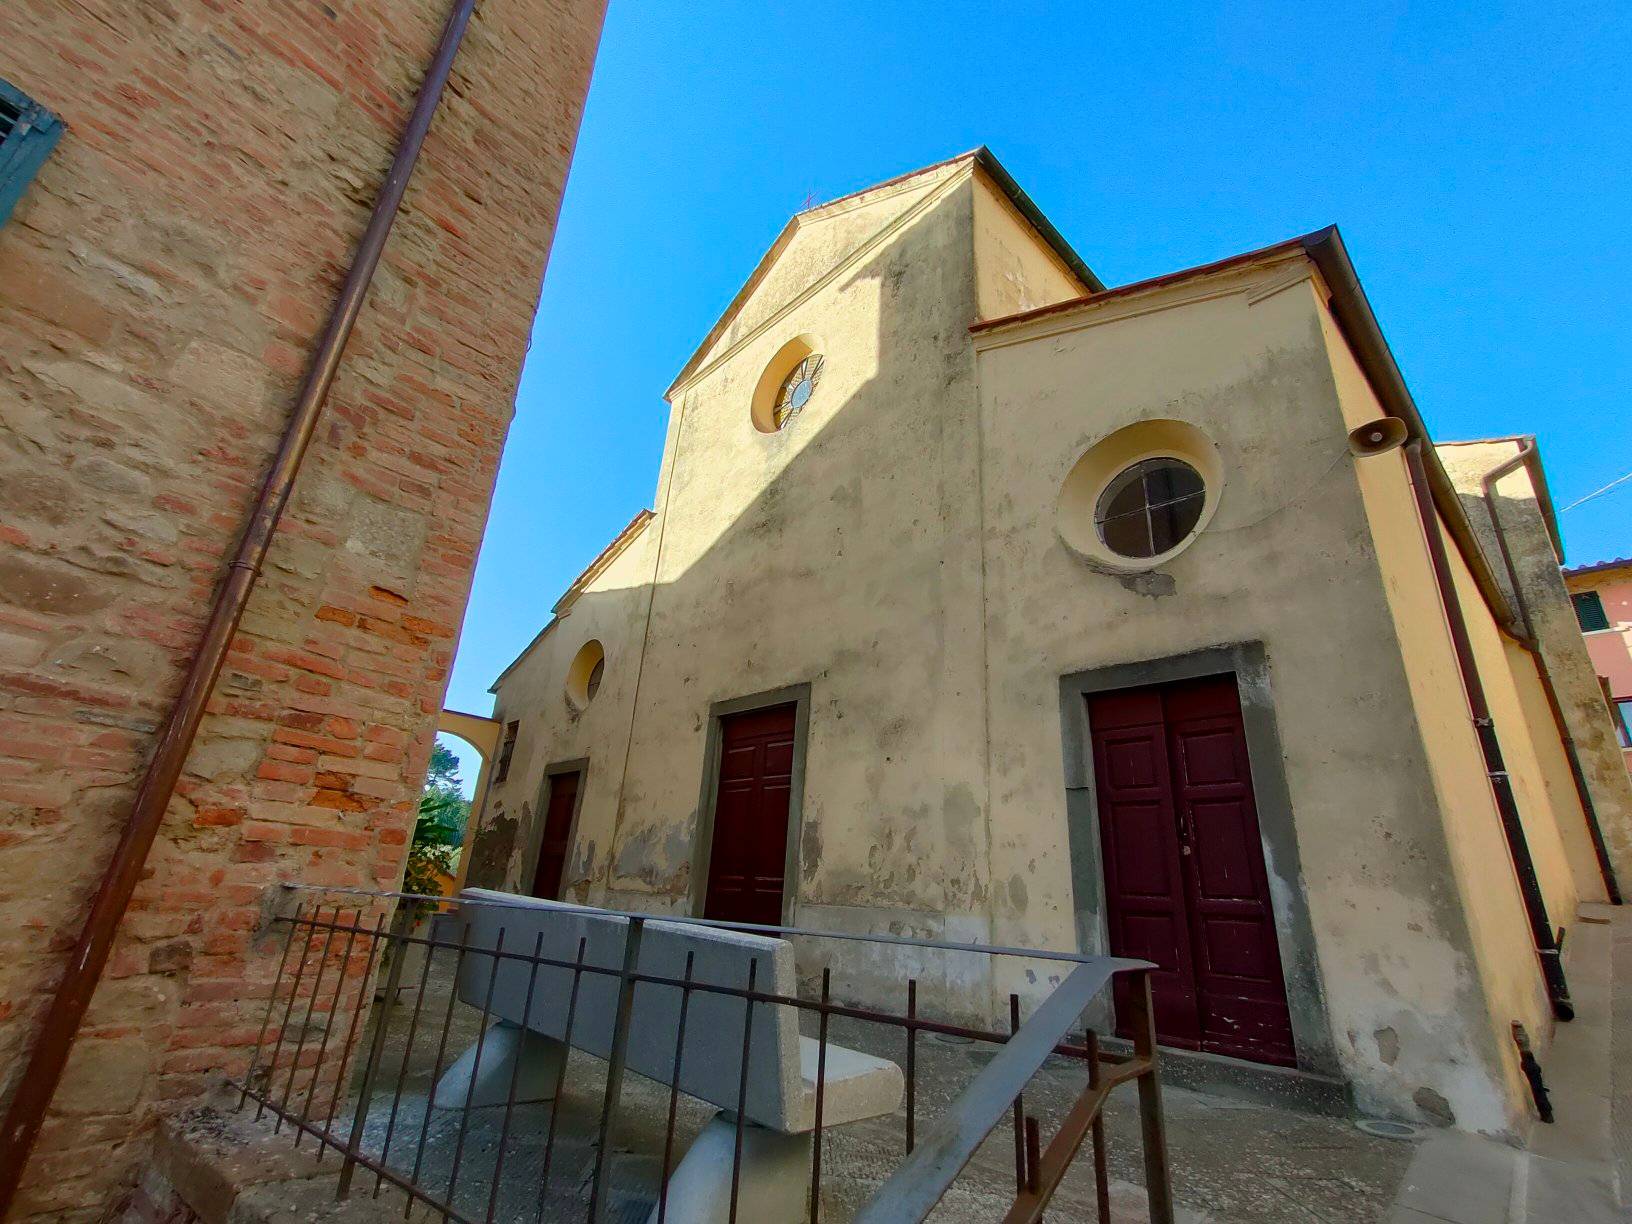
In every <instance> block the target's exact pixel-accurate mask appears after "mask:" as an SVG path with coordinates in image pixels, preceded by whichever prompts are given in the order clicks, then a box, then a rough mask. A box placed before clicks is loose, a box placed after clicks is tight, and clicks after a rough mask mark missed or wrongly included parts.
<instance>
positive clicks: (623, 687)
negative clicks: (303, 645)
mask: <svg viewBox="0 0 1632 1224" xmlns="http://www.w3.org/2000/svg"><path fill="white" fill-rule="evenodd" d="M981 193H986V194H987V195H988V196H989V195H990V188H989V187H988V186H987V185H986V184H985V183H984V181H983V180H982V179H981V178H980V176H979V174H978V172H976V171H974V170H972V169H971V168H970V167H969V166H968V165H967V164H965V165H963V166H954V167H950V168H948V169H946V170H943V171H940V172H936V173H931V174H928V175H924V176H919V177H917V178H915V179H913V180H910V181H909V182H907V183H905V184H898V185H896V186H894V187H888V188H885V189H881V190H877V191H871V192H865V193H862V194H861V195H859V196H856V197H851V198H849V199H848V200H845V201H840V202H839V203H838V204H836V205H833V206H829V207H828V208H824V209H817V210H814V211H813V212H811V213H806V214H802V215H801V217H800V218H798V219H797V222H796V224H795V225H794V226H793V227H792V229H791V232H789V233H785V234H784V236H783V238H782V239H780V240H779V243H778V247H777V249H776V250H775V251H773V255H774V261H773V262H772V264H771V265H770V266H769V267H762V268H761V269H760V270H759V272H757V273H756V275H755V278H754V279H753V280H752V281H751V282H750V286H749V289H748V291H747V296H746V299H745V300H743V301H741V302H740V303H739V304H738V307H737V308H736V312H735V314H734V315H733V317H731V318H730V319H729V320H727V322H726V323H725V324H724V325H723V326H722V327H720V328H718V329H717V335H716V336H715V337H714V338H713V339H712V340H711V341H710V343H709V344H708V346H707V347H706V350H705V352H704V354H703V356H702V358H701V360H700V361H699V362H698V364H697V365H696V366H695V368H694V369H692V370H691V371H690V372H689V373H688V376H687V377H686V378H684V379H683V380H682V381H681V382H680V383H679V384H678V385H677V387H676V388H675V390H674V392H673V394H672V397H671V398H672V403H673V410H672V413H671V418H670V427H669V437H668V442H667V446H666V448H665V455H664V461H663V467H662V471H661V472H660V474H659V482H658V501H657V518H656V519H655V520H654V522H653V523H652V524H651V525H650V526H649V528H648V529H647V531H646V533H645V536H644V537H643V541H642V548H643V550H644V551H643V552H642V558H643V560H642V561H641V562H640V566H641V567H644V568H643V570H642V571H641V572H637V571H636V569H634V568H630V567H632V566H633V564H634V563H633V561H632V559H631V560H630V562H629V566H626V568H625V570H624V573H626V574H627V575H628V577H627V579H626V578H624V577H621V576H619V575H618V574H614V573H613V572H611V571H608V573H606V574H604V575H602V576H601V577H599V578H597V579H596V580H595V581H594V582H592V583H591V584H590V586H589V589H588V591H587V592H586V593H585V594H584V595H582V596H580V597H579V599H578V601H577V602H576V603H575V604H574V605H573V610H572V613H571V615H570V616H569V617H568V618H567V620H566V621H564V622H563V623H562V624H561V625H557V626H556V627H555V628H553V629H551V630H550V631H549V633H547V634H545V635H544V637H543V638H541V639H540V642H539V643H538V644H536V645H535V646H534V647H533V648H532V649H531V650H530V651H529V653H528V655H526V656H525V657H524V659H523V660H522V661H521V663H519V664H518V665H517V667H516V668H514V669H513V671H512V672H511V673H509V674H508V675H507V676H506V677H505V678H504V679H503V681H502V683H501V684H500V685H499V686H498V693H499V713H498V714H497V717H499V718H500V719H508V718H511V717H516V716H517V715H518V714H519V715H520V716H521V718H522V729H521V736H520V738H519V739H518V747H517V756H516V762H515V764H514V765H513V766H512V773H511V781H510V783H509V784H507V785H505V786H503V787H496V788H495V792H494V793H495V800H494V804H493V808H494V817H493V819H494V820H495V821H500V820H505V819H514V818H516V817H517V816H518V815H519V816H520V817H521V823H522V826H523V828H524V829H525V828H526V827H527V826H528V824H529V822H531V823H532V824H535V825H536V819H535V818H534V817H535V814H536V811H537V807H536V796H537V794H538V789H537V787H538V778H539V775H540V773H541V771H542V769H543V768H544V764H545V762H544V760H543V759H542V757H541V756H539V755H538V754H539V752H544V754H545V755H548V756H549V757H550V758H552V759H557V758H561V757H577V756H587V757H588V758H589V759H590V762H591V764H590V778H589V781H588V784H587V792H586V794H585V798H584V800H583V810H582V814H581V816H580V824H579V834H578V838H577V850H576V851H575V856H574V859H573V861H572V863H571V865H570V866H569V872H568V879H569V890H576V891H574V892H573V895H574V896H577V897H581V898H583V899H585V900H590V901H595V902H598V903H605V904H611V905H620V906H628V907H632V908H640V909H643V910H648V911H657V912H661V911H665V910H669V911H690V910H697V909H700V907H701V904H702V900H703V897H702V893H703V886H704V882H703V881H701V880H699V879H698V878H696V877H695V874H694V870H695V869H694V865H693V849H694V841H695V838H696V835H697V830H698V828H699V824H700V823H706V813H705V812H703V811H701V809H702V807H703V806H704V804H705V803H706V800H707V792H708V787H707V785H706V783H707V778H706V777H705V770H706V762H707V745H708V742H709V734H710V723H711V721H712V719H713V717H714V714H713V713H711V711H713V709H714V707H715V706H717V705H718V704H720V703H724V702H730V701H733V700H734V699H738V698H742V697H745V696H751V695H753V694H758V693H765V692H769V691H772V690H781V689H784V688H789V687H792V686H801V685H808V686H809V689H808V698H807V699H806V700H807V701H808V703H809V709H808V720H807V723H806V725H808V733H807V740H806V743H805V744H804V746H803V753H802V756H803V760H804V768H805V773H806V776H807V777H809V778H811V779H814V780H815V781H814V782H813V783H812V784H811V785H809V786H807V787H806V788H805V793H804V804H803V810H802V813H801V825H800V829H799V830H798V840H797V848H796V853H795V860H796V863H797V872H796V878H793V879H790V880H789V886H788V887H789V892H790V894H791V895H792V897H793V898H794V901H793V905H792V907H791V909H790V913H789V917H790V918H792V919H794V920H796V921H797V922H798V924H799V925H801V926H805V927H810V928H818V929H835V930H841V931H875V930H886V931H892V932H896V933H902V934H916V935H922V936H930V937H937V938H946V939H954V940H976V941H981V942H985V941H987V939H988V938H989V933H990V932H989V914H988V911H987V896H988V868H987V862H986V845H987V831H986V827H985V821H984V808H985V801H986V799H985V743H984V734H985V732H984V725H983V722H982V713H983V711H982V703H981V699H980V686H981V684H982V682H983V672H982V666H981V659H982V642H981V615H980V607H981V603H980V587H979V583H980V549H979V544H978V539H979V526H978V516H979V506H978V502H977V500H976V499H974V498H973V497H971V496H970V491H971V490H972V489H974V488H975V487H976V485H977V483H978V480H979V465H978V437H977V433H976V428H975V395H974V386H973V358H972V355H971V352H970V348H969V341H968V331H967V328H968V325H969V324H970V323H971V322H973V321H974V320H975V319H976V318H977V317H978V315H979V313H980V310H981V307H980V305H979V300H978V299H979V298H980V293H979V290H978V286H979V285H980V284H981V274H980V273H979V271H978V270H977V261H980V260H985V262H986V263H987V264H988V265H992V266H996V265H1001V267H1002V269H1003V271H1002V273H1001V276H1002V278H1003V284H1004V286H1005V288H1004V291H1003V294H998V295H995V296H994V295H992V294H988V295H986V296H987V297H988V299H990V301H992V302H995V303H999V304H1005V303H1007V302H1008V301H1009V298H1008V297H1006V296H1004V294H1007V295H1019V297H1018V298H1016V299H1015V300H1020V299H1023V300H1025V301H1027V302H1028V303H1035V302H1046V301H1050V300H1055V299H1057V298H1059V297H1065V296H1073V295H1075V294H1076V293H1078V292H1080V291H1081V286H1080V285H1078V284H1077V283H1076V282H1075V281H1073V280H1071V279H1070V278H1069V277H1067V276H1065V275H1064V273H1063V271H1062V269H1061V267H1060V265H1059V263H1058V260H1057V259H1055V257H1054V256H1052V255H1051V254H1041V253H1039V252H1036V251H1030V250H1028V244H1035V241H1036V240H1035V238H1033V237H1031V236H1030V235H1029V234H1027V233H1025V232H1024V231H1023V230H1022V229H1021V225H1022V223H1021V222H1020V220H1019V219H1018V217H1017V215H1016V214H1015V213H1014V212H1013V210H1012V209H1011V208H1010V207H1009V206H1008V205H1007V204H1006V203H1001V204H1000V203H999V202H997V201H995V200H992V199H989V198H988V199H986V200H985V202H984V203H977V202H978V201H980V199H981ZM977 208H978V209H980V210H982V216H983V218H984V221H983V224H982V225H981V226H978V227H977V226H976V224H975V214H976V211H977ZM994 275H996V273H994ZM1032 278H1035V279H1036V282H1037V283H1036V284H1032V283H1031V280H1032ZM796 336H804V337H807V338H808V340H809V341H810V342H811V343H812V345H813V347H814V349H815V350H816V351H817V352H819V353H821V354H822V355H823V357H824V362H825V364H824V370H823V375H822V380H821V383H820V386H819V388H818V391H817V393H816V395H815V396H814V397H813V398H812V399H811V401H810V403H809V404H808V405H807V406H806V407H805V408H804V409H803V410H802V411H801V412H800V413H798V414H797V415H796V416H795V418H794V419H793V421H792V422H791V423H790V424H789V425H788V426H787V427H786V428H784V429H783V430H781V431H779V432H777V433H771V434H766V433H762V432H760V431H759V430H757V429H756V428H755V427H754V425H753V424H752V422H751V421H750V418H749V412H748V405H749V402H750V399H751V397H752V395H753V391H754V388H755V386H756V384H757V383H758V381H759V380H760V378H761V376H762V375H763V373H764V371H765V370H766V367H767V365H768V364H769V363H771V362H772V361H773V360H774V358H775V356H776V354H777V353H778V351H779V350H780V349H781V348H782V346H783V345H784V344H786V343H787V342H788V341H789V339H790V338H793V337H796ZM620 563H621V559H620ZM654 574H655V584H654V585H653V586H652V587H651V588H650V591H649V592H647V593H642V594H639V595H637V596H632V595H631V593H630V592H626V591H623V590H621V589H620V588H621V587H622V585H623V583H624V582H625V581H628V582H631V583H639V582H643V581H644V580H645V579H646V578H650V577H652V576H653V575H654ZM647 598H649V601H650V620H649V624H648V623H647V620H646V609H645V607H644V605H643V604H642V602H641V601H642V600H644V599H647ZM603 603H604V604H605V605H606V606H608V607H611V606H612V605H614V604H615V605H616V606H617V609H618V610H617V612H616V613H615V614H614V617H613V618H614V619H619V620H620V623H621V624H623V625H624V626H625V627H624V628H622V629H612V628H607V629H606V630H605V633H606V634H607V636H606V637H603V640H605V641H607V646H608V671H607V685H608V687H607V688H606V689H603V692H602V694H601V695H600V697H598V698H597V700H596V702H595V707H603V706H604V707H605V708H607V709H608V710H610V709H613V708H616V709H617V710H618V711H619V716H618V718H617V719H612V718H610V717H608V718H607V719H605V720H603V721H600V722H597V721H594V720H595V717H596V715H597V712H598V711H597V709H596V708H592V709H591V711H590V712H589V714H587V715H586V716H585V717H584V719H583V720H582V722H581V724H574V725H569V724H568V723H567V722H566V721H564V720H563V718H562V717H561V716H560V715H559V714H558V713H556V712H553V711H552V706H555V705H559V704H560V703H559V701H558V700H556V698H555V697H554V695H553V694H552V692H551V691H550V690H551V686H552V685H558V684H559V679H558V677H559V674H560V672H561V671H562V670H563V669H564V667H565V660H566V659H567V658H570V654H571V650H572V649H573V648H575V647H574V646H572V645H571V644H570V643H568V642H566V640H565V638H564V637H563V638H562V644H561V646H560V647H559V648H558V647H557V646H556V645H554V644H553V643H552V642H551V641H550V638H551V636H552V635H556V636H557V637H561V635H562V634H563V633H564V632H565V631H566V630H567V629H569V628H570V627H571V625H572V622H573V620H575V619H577V618H578V617H580V615H582V611H581V610H584V609H587V608H590V607H596V606H599V605H601V604H603ZM597 615H598V614H597ZM637 621H638V624H637V623H636V622H637ZM620 635H621V636H622V637H623V638H624V639H625V644H623V645H617V646H615V645H614V643H613V640H612V639H613V638H617V637H619V636H620ZM582 636H583V634H582V633H577V634H575V635H572V642H573V643H575V642H576V641H577V640H578V639H579V638H581V637H582ZM614 654H617V655H618V656H620V657H622V658H624V659H626V660H631V662H630V663H626V664H624V665H623V666H625V667H628V668H629V669H630V670H631V671H632V672H634V673H638V677H639V679H638V685H639V697H638V701H636V700H635V697H634V688H633V684H632V683H631V682H630V681H629V680H628V679H627V678H626V677H619V679H618V680H617V683H616V684H615V685H614V684H613V675H614V662H613V656H614ZM540 710H542V711H543V712H542V713H538V712H537V711H540ZM512 712H514V713H512ZM529 742H531V743H536V744H548V745H549V747H548V749H547V750H542V749H533V748H529V747H527V744H528V743H529ZM524 754H526V755H525V760H524V759H523V758H524ZM625 757H627V764H626V765H625V761H624V758H625ZM606 758H612V759H615V760H616V768H615V770H614V771H612V772H607V771H603V770H602V769H601V767H600V765H599V762H600V761H601V760H602V759H606ZM520 804H527V805H529V806H528V807H527V808H526V809H525V810H523V809H521V808H520V806H519V805H520ZM501 812H502V813H503V814H502V815H501V814H500V813H501ZM484 836H486V834H485V833H484ZM529 838H532V839H536V832H532V833H524V834H523V835H522V836H519V837H516V838H514V841H515V843H516V849H515V850H514V851H513V855H512V857H511V859H510V860H509V861H510V867H509V870H508V873H507V878H508V879H509V880H510V881H512V882H514V881H518V880H520V879H521V877H522V876H523V875H524V874H525V871H526V867H525V865H524V864H523V863H522V859H521V857H520V856H521V854H522V849H521V847H522V845H523V844H524V843H529ZM834 951H835V949H834V947H833V946H832V945H820V944H818V945H813V946H811V947H809V948H807V949H806V950H805V953H804V954H803V955H802V956H801V969H802V971H805V972H807V973H810V972H815V971H816V970H817V969H819V968H820V966H821V965H822V964H824V963H827V962H828V959H829V958H830V957H831V956H832V955H833V953H834ZM845 951H846V953H847V956H846V959H845V962H844V965H843V967H842V970H841V971H840V972H838V973H836V975H835V984H836V988H838V989H842V990H845V991H848V992H850V993H852V994H855V995H867V994H872V995H873V996H874V997H879V994H878V992H880V991H883V990H890V991H894V992H899V991H900V990H901V989H902V987H901V982H902V979H903V976H904V975H905V974H907V973H913V974H916V975H918V976H920V977H921V978H922V979H923V980H922V983H921V986H922V990H923V997H924V998H925V1001H926V1004H931V1003H933V1005H936V1006H941V1007H946V1008H952V1009H954V1010H961V1011H962V1012H964V1013H966V1014H967V1013H972V1012H979V1013H982V1014H986V1013H988V1012H989V1010H990V993H989V985H990V984H989V981H988V979H987V976H986V971H985V958H983V957H978V956H968V957H947V956H942V955H933V956H931V955H924V956H918V955H917V954H912V953H900V952H891V953H888V954H874V953H872V952H870V951H868V950H866V949H864V948H863V947H861V946H860V945H845Z"/></svg>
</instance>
